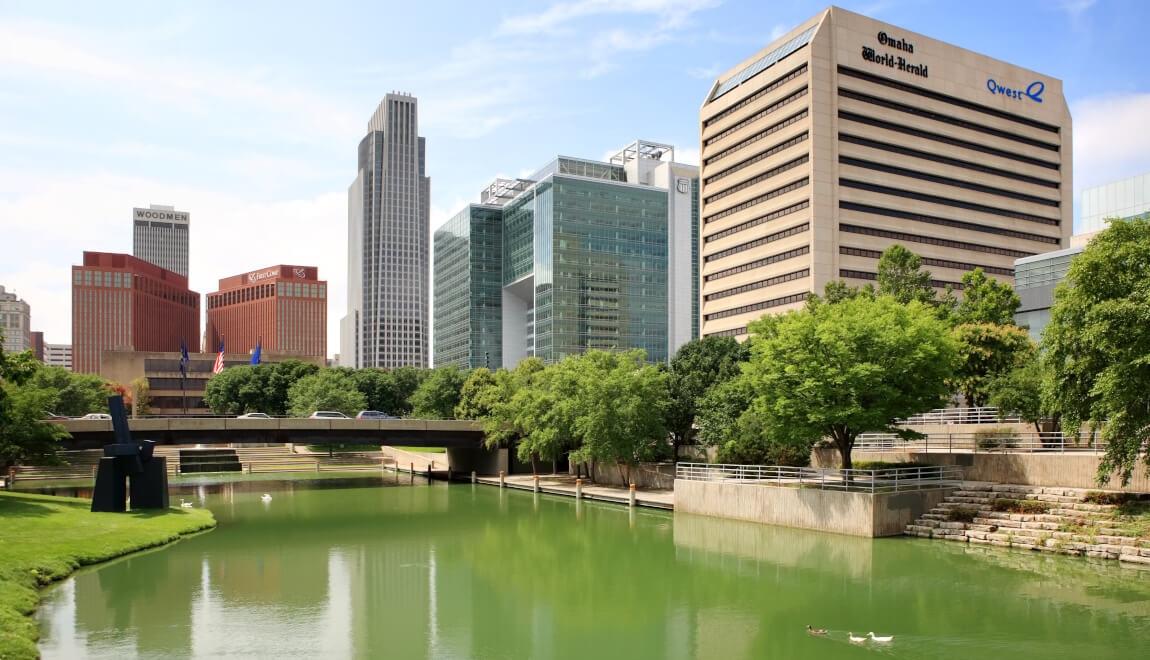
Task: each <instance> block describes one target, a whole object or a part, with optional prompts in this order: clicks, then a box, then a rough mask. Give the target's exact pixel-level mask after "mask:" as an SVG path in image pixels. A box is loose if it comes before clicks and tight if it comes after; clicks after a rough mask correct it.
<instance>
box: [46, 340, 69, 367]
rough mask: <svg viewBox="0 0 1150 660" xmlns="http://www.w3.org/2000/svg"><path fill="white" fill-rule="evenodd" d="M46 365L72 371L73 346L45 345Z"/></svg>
mask: <svg viewBox="0 0 1150 660" xmlns="http://www.w3.org/2000/svg"><path fill="white" fill-rule="evenodd" d="M44 364H46V365H48V366H49V367H63V368H64V369H67V370H68V371H71V370H72V345H71V344H44Z"/></svg>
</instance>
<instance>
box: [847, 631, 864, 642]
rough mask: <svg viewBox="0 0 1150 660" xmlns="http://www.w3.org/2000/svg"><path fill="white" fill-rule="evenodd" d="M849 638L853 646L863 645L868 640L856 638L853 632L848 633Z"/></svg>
mask: <svg viewBox="0 0 1150 660" xmlns="http://www.w3.org/2000/svg"><path fill="white" fill-rule="evenodd" d="M847 637H848V638H850V640H851V643H852V644H862V643H863V642H865V641H866V640H867V638H866V637H855V634H854V633H853V632H848V633H847Z"/></svg>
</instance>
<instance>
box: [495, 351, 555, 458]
mask: <svg viewBox="0 0 1150 660" xmlns="http://www.w3.org/2000/svg"><path fill="white" fill-rule="evenodd" d="M543 371H544V366H543V361H542V360H540V359H539V358H536V357H530V358H527V359H525V360H523V361H521V362H520V363H519V364H518V365H516V366H515V368H514V369H512V370H511V371H507V370H504V369H500V370H498V371H496V372H495V374H494V375H493V378H494V380H495V384H494V389H495V391H493V392H488V393H487V397H486V403H485V407H487V408H488V410H487V414H486V415H484V416H483V417H482V419H483V436H484V443H485V444H486V445H487V448H488V449H494V448H495V447H498V446H501V445H503V446H506V445H509V444H511V443H514V442H516V441H517V440H519V439H521V438H523V437H525V436H527V435H528V434H530V433H531V432H532V431H533V430H534V429H535V428H536V426H537V425H539V424H542V423H543V421H542V420H540V419H538V418H536V417H533V416H532V415H530V414H528V413H525V412H524V410H525V409H526V408H527V407H528V406H527V405H526V404H527V401H526V400H525V399H524V398H522V397H520V398H516V396H517V395H518V394H519V393H520V392H521V391H523V390H526V389H539V388H541V387H543V386H542V384H540V383H539V382H538V381H539V379H540V378H541V376H540V374H541V372H543Z"/></svg>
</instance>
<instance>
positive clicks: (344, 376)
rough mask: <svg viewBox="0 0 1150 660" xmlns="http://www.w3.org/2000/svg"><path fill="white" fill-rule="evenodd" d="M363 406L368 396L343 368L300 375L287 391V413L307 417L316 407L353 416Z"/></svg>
mask: <svg viewBox="0 0 1150 660" xmlns="http://www.w3.org/2000/svg"><path fill="white" fill-rule="evenodd" d="M226 371H227V370H225V373H226ZM366 405H367V399H365V398H364V396H363V393H361V392H360V391H359V390H358V389H356V387H355V382H354V381H353V380H352V377H351V374H350V372H348V371H347V370H344V369H321V370H320V371H318V372H317V373H314V374H312V375H310V376H304V377H303V378H300V379H299V380H297V381H296V382H295V384H294V385H292V386H291V389H290V390H288V412H289V413H290V414H292V415H294V416H296V417H307V416H308V415H310V414H312V413H313V412H315V411H317V410H338V411H339V412H341V413H343V414H345V415H348V416H353V415H355V414H356V413H357V412H359V411H360V410H363V409H364V406H366Z"/></svg>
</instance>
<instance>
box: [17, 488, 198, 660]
mask: <svg viewBox="0 0 1150 660" xmlns="http://www.w3.org/2000/svg"><path fill="white" fill-rule="evenodd" d="M90 506H91V502H90V501H89V500H82V499H76V498H71V497H52V496H50V495H33V494H30V493H14V492H7V493H5V492H0V530H2V531H0V659H5V660H6V659H8V658H37V657H39V653H38V652H37V649H36V640H37V639H38V638H39V629H38V627H37V625H36V621H35V619H33V618H32V616H31V615H32V613H33V612H34V611H35V609H36V606H37V605H38V604H39V602H40V592H39V590H40V588H41V587H43V586H45V585H47V584H50V583H52V582H55V581H56V580H60V579H63V578H65V577H67V576H68V575H70V574H71V573H72V571H74V570H76V569H77V568H79V567H81V566H86V565H88V564H95V563H98V562H101V561H105V560H108V559H112V558H114V557H119V556H121V555H126V554H128V553H131V552H135V551H137V550H144V549H146V548H152V547H155V546H158V545H163V544H165V543H169V542H171V541H174V540H176V539H178V538H179V537H180V536H182V535H184V534H191V533H193V532H197V531H200V530H203V529H207V528H209V527H212V526H214V525H215V519H214V518H212V514H211V512H209V511H207V510H205V509H169V510H168V511H166V512H164V511H147V512H145V511H140V512H129V513H91V512H90V511H88V508H89V507H90Z"/></svg>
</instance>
